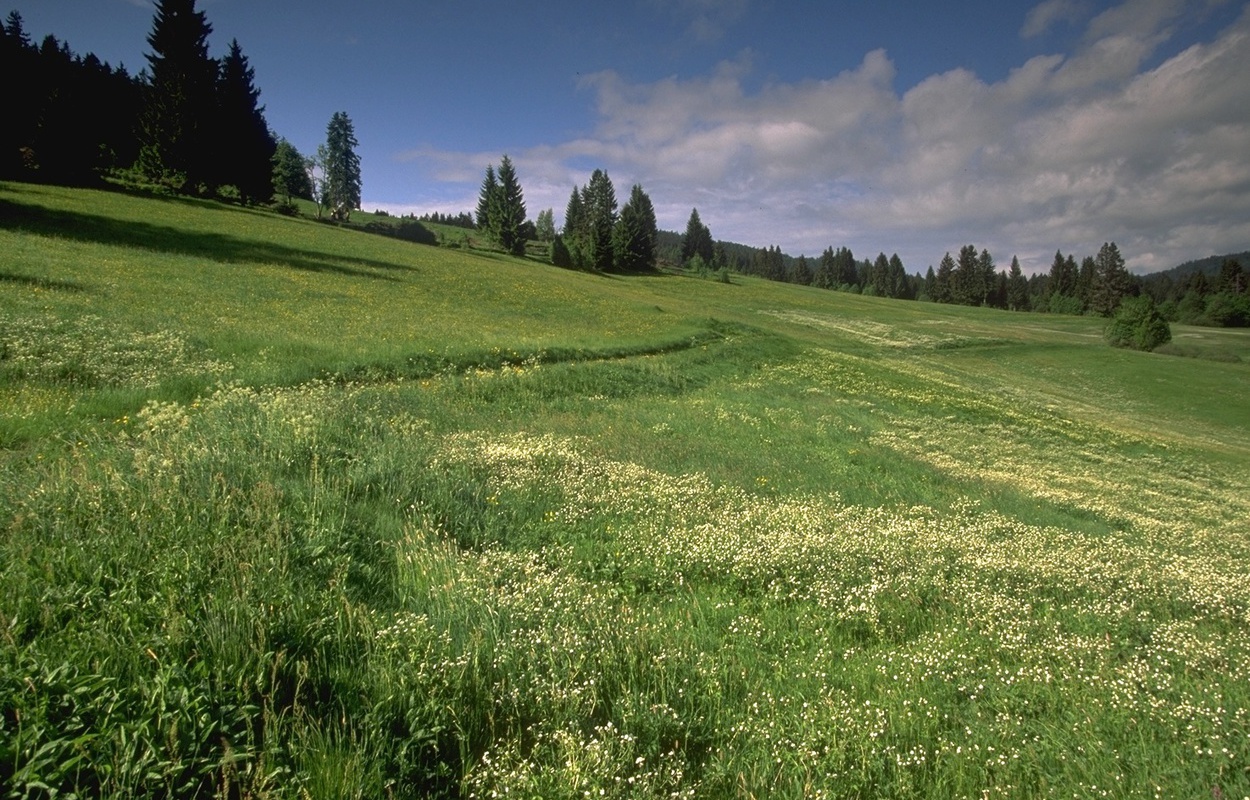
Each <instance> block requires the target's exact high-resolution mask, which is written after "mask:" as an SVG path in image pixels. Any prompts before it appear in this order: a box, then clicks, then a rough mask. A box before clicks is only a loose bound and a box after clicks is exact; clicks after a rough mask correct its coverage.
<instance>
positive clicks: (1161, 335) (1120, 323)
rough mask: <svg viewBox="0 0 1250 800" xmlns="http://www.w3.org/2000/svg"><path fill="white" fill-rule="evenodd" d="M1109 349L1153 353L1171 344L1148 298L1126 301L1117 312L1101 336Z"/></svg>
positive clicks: (1169, 332)
mask: <svg viewBox="0 0 1250 800" xmlns="http://www.w3.org/2000/svg"><path fill="white" fill-rule="evenodd" d="M1104 335H1105V336H1106V337H1107V341H1108V342H1109V343H1110V344H1111V345H1112V346H1113V347H1128V348H1132V349H1133V350H1147V351H1149V350H1154V349H1155V348H1156V347H1158V346H1159V345H1161V344H1166V343H1167V342H1170V341H1172V329H1171V328H1170V327H1169V326H1168V322H1167V320H1166V319H1164V318H1163V315H1162V314H1160V313H1159V309H1158V308H1157V307H1156V306H1155V302H1154V300H1152V299H1151V298H1150V297H1149V296H1147V295H1143V296H1141V297H1130V298H1128V299H1126V300H1125V301H1124V302H1122V303H1120V307H1119V309H1118V310H1117V311H1116V313H1115V316H1114V317H1112V319H1111V322H1109V323H1108V324H1107V329H1106V331H1105V333H1104Z"/></svg>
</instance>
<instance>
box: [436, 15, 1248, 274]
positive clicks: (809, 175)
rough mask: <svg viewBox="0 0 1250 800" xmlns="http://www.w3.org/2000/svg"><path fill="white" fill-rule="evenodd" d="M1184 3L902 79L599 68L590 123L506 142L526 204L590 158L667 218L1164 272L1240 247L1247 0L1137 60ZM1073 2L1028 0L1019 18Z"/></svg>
mask: <svg viewBox="0 0 1250 800" xmlns="http://www.w3.org/2000/svg"><path fill="white" fill-rule="evenodd" d="M1043 6H1045V7H1047V8H1046V10H1043V11H1038V9H1042V8H1043ZM1182 6H1183V3H1182V2H1181V0H1130V2H1127V3H1125V4H1124V5H1122V6H1119V7H1117V8H1115V9H1112V10H1110V11H1108V12H1105V13H1103V14H1101V15H1099V16H1098V17H1096V18H1094V19H1093V20H1092V21H1091V22H1090V24H1089V29H1088V31H1087V33H1086V36H1085V38H1084V40H1083V41H1082V43H1081V45H1080V47H1079V48H1078V49H1077V51H1076V52H1073V53H1071V54H1054V55H1048V56H1039V57H1035V58H1032V59H1030V60H1028V61H1026V62H1025V63H1023V64H1021V65H1020V66H1019V67H1017V68H1016V69H1014V70H1012V71H1011V72H1010V74H1008V75H1007V76H1006V77H1005V78H1003V79H1002V80H1000V81H996V82H987V81H985V80H983V79H981V78H980V77H978V76H977V75H976V74H974V73H972V72H970V71H967V70H962V69H960V70H953V71H950V72H946V73H942V74H938V75H933V76H930V77H929V78H927V79H925V80H923V81H921V82H920V83H918V84H916V85H915V86H912V87H910V88H907V89H906V91H904V92H902V93H901V94H900V93H899V92H898V91H897V90H896V89H895V88H894V81H895V77H896V74H895V69H894V65H893V63H892V61H891V59H890V57H889V55H888V54H887V53H886V52H884V51H881V50H874V51H872V52H869V53H868V54H866V55H865V56H864V58H863V60H862V61H861V63H860V64H859V65H858V66H856V67H855V68H854V69H851V70H848V71H846V72H843V73H841V74H838V75H835V76H833V77H831V78H828V79H826V80H819V81H806V82H799V83H772V84H765V85H764V86H762V87H761V88H758V89H753V90H748V89H747V85H748V81H747V78H748V77H749V76H750V75H751V74H752V66H751V62H750V58H749V57H742V58H739V59H736V60H734V61H729V62H725V63H723V64H721V65H720V66H719V67H718V68H717V69H715V70H714V71H713V72H712V73H710V74H708V75H706V76H702V77H695V78H677V77H672V78H667V79H664V80H660V81H655V82H652V83H645V84H635V83H630V82H628V81H626V80H625V79H624V78H622V77H621V76H620V75H618V74H616V73H613V72H604V73H600V74H597V75H594V76H591V77H590V78H588V79H586V83H585V86H586V88H587V89H589V90H590V91H592V92H593V93H594V97H595V100H596V103H597V113H598V124H597V127H596V129H595V130H594V131H593V133H592V134H591V135H589V136H586V137H584V138H579V139H575V140H570V141H566V142H563V143H557V144H553V145H549V146H544V147H541V148H532V149H530V150H528V151H526V152H524V153H514V154H512V157H513V159H514V161H516V162H517V164H518V169H519V170H521V171H522V174H523V175H526V176H527V177H526V194H527V199H528V198H533V201H532V202H531V205H532V206H533V207H534V208H541V207H547V206H552V207H555V208H556V209H557V210H558V211H560V210H562V209H563V205H564V201H565V200H566V199H567V197H568V192H569V187H570V186H571V185H572V184H573V183H575V182H585V180H586V178H587V175H588V173H589V169H585V166H586V165H587V164H593V165H594V166H602V167H604V168H606V169H607V170H608V171H609V173H610V174H611V175H612V176H613V179H614V181H616V184H617V187H618V194H621V193H622V186H628V185H629V183H631V182H634V181H637V182H641V183H642V184H643V185H644V186H645V187H646V188H647V191H648V192H649V193H650V195H651V196H652V198H653V200H654V201H655V202H656V206H657V214H658V216H659V221H660V223H661V225H662V226H663V227H667V228H670V229H674V230H680V229H681V227H682V226H683V225H684V223H685V219H686V217H687V216H688V215H689V213H690V208H691V207H698V208H699V212H700V216H701V217H702V218H703V219H704V221H705V222H706V223H707V224H708V225H709V226H710V227H711V229H712V232H713V234H714V235H716V236H717V237H719V238H725V239H731V240H734V241H740V242H746V243H750V244H755V245H760V246H763V245H768V244H773V243H776V244H780V245H781V246H782V248H783V249H784V250H786V251H787V252H791V253H795V254H797V253H800V252H803V253H807V254H808V255H812V254H817V253H819V252H820V251H822V250H823V249H824V248H825V247H828V246H831V245H832V246H835V247H837V246H843V245H845V246H849V247H851V248H852V249H853V250H854V251H855V253H856V254H857V255H858V256H861V257H865V256H872V255H874V254H875V253H876V252H878V251H882V250H883V251H885V252H886V253H890V252H895V251H897V252H898V253H899V254H900V256H902V258H903V260H904V262H905V264H906V265H907V267H908V269H909V270H910V271H923V270H924V269H925V268H926V267H927V266H928V265H929V264H936V263H937V261H938V260H939V259H940V258H941V256H942V254H943V252H945V251H947V250H954V249H956V248H958V247H959V246H960V245H962V244H968V243H974V244H976V245H977V246H978V247H988V248H989V249H990V250H991V252H992V253H993V254H994V255H995V257H996V258H997V260H998V261H999V262H1000V263H1007V262H1009V261H1010V259H1011V256H1012V255H1013V254H1018V255H1019V256H1020V258H1021V261H1022V263H1023V264H1025V265H1026V268H1033V269H1045V268H1047V267H1048V266H1049V262H1050V259H1051V257H1052V256H1053V254H1054V251H1055V250H1056V249H1062V250H1063V251H1064V252H1074V253H1075V254H1076V255H1077V256H1078V257H1080V256H1082V255H1086V254H1093V253H1094V252H1096V251H1097V249H1098V247H1099V245H1100V244H1101V243H1102V242H1104V241H1116V242H1117V243H1118V244H1119V246H1120V249H1121V251H1122V252H1124V253H1125V254H1126V257H1127V258H1128V260H1129V264H1130V266H1131V267H1135V268H1137V269H1144V270H1151V269H1162V268H1166V267H1170V266H1173V265H1175V264H1176V263H1179V262H1180V261H1184V260H1186V259H1189V258H1193V257H1198V256H1203V255H1207V254H1209V253H1210V252H1227V251H1231V250H1240V249H1244V248H1245V247H1246V246H1247V244H1248V243H1250V160H1247V159H1246V158H1245V154H1246V153H1250V111H1248V109H1250V81H1246V80H1245V79H1244V76H1243V73H1244V71H1245V57H1244V53H1245V52H1246V51H1247V47H1248V46H1250V10H1247V11H1246V12H1243V14H1242V15H1241V17H1240V19H1239V20H1238V21H1237V22H1235V23H1234V24H1233V25H1232V26H1231V27H1229V28H1228V29H1227V30H1225V31H1223V32H1222V33H1220V34H1219V35H1218V36H1217V37H1216V38H1214V39H1213V40H1211V41H1209V42H1205V43H1201V44H1196V45H1194V46H1192V47H1189V48H1188V49H1185V50H1184V51H1182V52H1179V53H1176V54H1175V55H1172V56H1171V57H1169V58H1167V59H1165V60H1163V61H1162V62H1161V63H1159V64H1158V65H1157V66H1154V67H1152V68H1149V69H1143V67H1142V65H1143V64H1144V63H1146V60H1147V59H1148V58H1149V57H1150V56H1151V55H1152V54H1153V53H1156V52H1157V51H1158V48H1159V47H1160V45H1161V44H1162V43H1163V42H1165V41H1166V40H1167V39H1168V36H1169V35H1170V32H1171V26H1173V25H1174V24H1175V23H1176V20H1177V17H1178V14H1180V13H1181V10H1182ZM1069 7H1070V4H1065V3H1060V2H1055V1H1053V0H1052V2H1048V3H1044V4H1043V5H1042V6H1039V7H1038V9H1035V10H1034V12H1033V13H1032V14H1030V17H1029V20H1027V21H1026V26H1025V30H1026V31H1027V30H1032V29H1039V30H1040V29H1042V28H1043V27H1044V25H1046V24H1050V23H1051V21H1053V20H1054V19H1057V18H1058V17H1056V15H1057V14H1059V12H1060V11H1063V10H1064V9H1066V8H1069ZM1030 26H1031V27H1030ZM421 157H422V158H424V159H426V160H428V161H429V162H430V163H432V164H436V165H438V169H439V170H442V172H441V174H444V175H445V176H446V177H447V178H448V179H449V180H450V179H459V178H462V177H463V173H464V170H465V165H466V164H469V163H473V164H474V166H473V169H472V172H473V174H474V175H475V178H474V179H475V180H480V175H481V169H482V168H483V167H484V165H485V164H486V163H489V162H490V161H491V160H492V158H493V157H491V156H487V157H482V156H480V155H478V154H448V153H433V152H431V153H425V154H423V155H422V156H421ZM531 181H533V189H531ZM538 203H541V205H538Z"/></svg>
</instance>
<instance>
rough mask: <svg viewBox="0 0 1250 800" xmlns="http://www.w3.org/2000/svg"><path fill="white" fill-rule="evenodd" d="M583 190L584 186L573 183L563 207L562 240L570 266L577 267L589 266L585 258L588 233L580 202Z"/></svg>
mask: <svg viewBox="0 0 1250 800" xmlns="http://www.w3.org/2000/svg"><path fill="white" fill-rule="evenodd" d="M584 192H585V187H583V188H581V189H578V188H577V186H576V185H574V186H573V193H572V194H571V195H569V202H568V204H567V205H565V207H564V234H563V240H564V244H565V246H566V247H567V248H568V251H569V261H570V266H572V267H576V268H577V269H587V268H588V267H589V264H588V260H587V258H586V249H587V247H586V240H587V239H588V238H589V236H590V233H589V230H588V226H587V218H586V206H585V204H584V203H583V202H582V195H583V193H584Z"/></svg>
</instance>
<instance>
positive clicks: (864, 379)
mask: <svg viewBox="0 0 1250 800" xmlns="http://www.w3.org/2000/svg"><path fill="white" fill-rule="evenodd" d="M0 199H2V200H4V201H5V202H7V203H9V204H10V205H16V206H20V207H21V208H20V209H19V212H20V213H19V214H17V215H16V216H14V217H9V218H7V220H8V221H7V222H6V224H5V225H3V226H0V237H3V238H4V239H5V241H6V242H8V243H10V244H13V246H14V249H13V250H11V251H10V252H15V253H18V254H20V255H19V257H18V258H16V259H15V260H14V261H13V262H12V263H11V265H10V266H9V267H7V269H9V270H10V271H11V272H12V274H13V275H19V276H22V279H21V280H7V281H5V282H4V283H2V284H0V341H3V343H4V345H3V346H4V348H5V349H4V350H3V353H2V354H0V356H2V357H0V397H2V398H3V399H4V401H5V403H6V405H5V415H4V417H5V418H4V421H3V425H0V429H3V431H4V432H5V434H4V435H5V439H4V441H3V446H4V449H3V450H0V521H2V523H3V524H2V525H0V791H2V792H3V794H4V795H5V796H6V797H39V796H67V795H74V794H76V795H77V796H104V797H136V796H142V797H190V796H203V797H240V798H241V797H257V798H259V797H292V798H303V797H362V798H364V797H431V796H433V797H492V796H514V795H519V796H529V797H533V796H541V797H568V798H573V797H579V798H580V797H585V796H587V795H589V796H612V797H674V796H675V797H709V798H712V797H716V798H719V797H735V796H736V797H969V796H980V797H987V796H988V797H1020V796H1065V797H1068V796H1079V797H1096V796H1133V797H1136V796H1167V797H1172V796H1214V795H1217V794H1218V795H1219V796H1222V797H1241V796H1243V795H1250V755H1248V754H1250V674H1247V668H1246V665H1247V664H1250V652H1247V651H1248V649H1250V648H1248V644H1250V638H1248V637H1247V629H1248V627H1250V589H1248V588H1247V587H1250V575H1248V574H1247V571H1248V569H1250V568H1248V567H1247V565H1248V564H1250V529H1247V527H1246V520H1247V519H1250V507H1247V506H1248V504H1250V500H1247V498H1246V496H1245V493H1244V488H1245V485H1246V484H1245V480H1244V478H1245V474H1246V472H1245V468H1246V464H1247V463H1250V460H1248V458H1247V457H1248V456H1250V441H1248V440H1247V434H1246V431H1247V430H1250V424H1247V423H1250V420H1248V419H1247V418H1246V414H1247V411H1246V410H1245V408H1244V406H1237V405H1235V404H1231V403H1230V402H1229V400H1228V398H1232V397H1235V396H1237V394H1238V393H1244V391H1245V389H1246V388H1247V385H1248V384H1250V373H1248V372H1247V367H1245V365H1243V364H1235V363H1216V362H1211V361H1199V360H1194V359H1176V358H1166V357H1162V356H1151V355H1148V354H1136V353H1122V352H1119V351H1113V350H1111V349H1109V348H1105V347H1104V346H1102V345H1101V344H1099V342H1098V339H1097V337H1096V336H1087V335H1086V334H1089V333H1096V330H1097V323H1096V322H1091V321H1086V320H1081V319H1078V318H1054V319H1051V318H1043V322H1044V325H1039V324H1037V323H1036V321H1034V320H1030V324H1029V325H1028V326H1022V325H1020V324H1019V318H1018V317H1014V316H1012V315H1008V314H997V313H985V312H980V311H978V310H966V309H945V308H934V307H931V306H926V305H923V304H904V303H897V302H890V301H881V300H876V299H873V298H858V297H854V298H853V297H850V296H843V295H834V294H831V293H823V292H817V291H814V290H804V289H799V288H796V287H785V286H773V285H769V284H764V283H758V282H754V281H751V280H744V281H742V282H741V283H739V284H737V285H723V284H717V283H715V282H707V281H698V280H686V279H681V278H671V277H668V278H661V277H656V278H631V279H628V280H619V281H618V280H611V279H606V278H601V277H596V276H581V275H574V274H570V273H567V272H564V271H558V270H550V269H546V268H543V267H542V266H540V265H536V264H533V263H526V262H522V261H509V260H507V259H495V260H489V261H483V260H475V259H474V256H473V255H472V254H471V253H466V252H460V251H452V252H445V251H440V250H435V249H433V248H428V247H419V246H415V245H411V244H405V243H401V242H394V241H391V240H387V239H383V238H381V237H376V241H375V239H368V238H366V237H364V235H363V234H358V233H355V232H352V231H343V230H335V229H331V228H328V227H325V226H315V225H308V224H306V223H300V222H297V221H290V220H284V219H278V218H276V217H274V218H271V217H269V216H266V215H265V214H262V213H258V212H248V211H239V210H222V209H218V208H215V207H212V206H206V205H203V204H197V203H191V204H183V203H178V202H169V201H166V202H156V201H148V200H140V199H135V198H128V197H125V196H111V195H101V194H98V193H89V192H70V191H63V190H52V189H42V188H35V187H16V186H10V185H6V186H4V187H2V191H0ZM39 209H43V210H39ZM225 217H229V218H231V219H235V218H236V217H237V220H238V222H237V224H236V225H231V226H229V227H228V228H224V229H223V230H228V231H229V233H228V234H226V233H222V236H224V237H226V238H227V239H230V240H232V243H229V242H228V243H226V244H222V241H221V240H215V239H205V238H203V237H205V236H207V234H208V233H209V232H212V231H213V230H215V228H214V226H215V225H218V224H219V223H220V221H221V219H223V218H225ZM13 219H18V220H19V223H13V222H12V220H13ZM84 219H95V220H97V221H96V222H93V223H92V224H94V225H96V226H97V229H96V232H95V233H94V234H92V236H94V237H95V240H92V241H86V238H87V237H86V234H82V233H81V232H80V233H78V234H74V233H72V232H68V231H63V228H62V227H61V226H62V223H65V225H69V223H70V222H82V221H83V220H84ZM99 220H113V222H108V223H107V224H106V223H105V222H100V221H99ZM119 220H120V221H119ZM134 222H142V223H143V225H146V226H148V227H147V228H144V227H138V228H135V227H134V226H133V225H132V223H134ZM114 224H118V225H122V226H123V227H126V228H127V230H128V231H129V232H128V233H125V234H124V235H123V234H117V237H120V239H114V240H109V241H105V240H103V239H104V238H105V237H103V236H102V234H100V232H99V231H100V229H108V228H109V226H112V225H114ZM180 232H185V233H186V237H185V238H184V237H182V236H181V233H180ZM219 232H220V231H219ZM75 237H77V238H75ZM144 237H156V243H155V244H154V243H153V242H152V241H151V240H150V239H146V238H144ZM197 237H199V238H197ZM145 241H147V242H148V243H149V244H150V245H152V246H145V245H144V242H145ZM157 244H159V246H157ZM221 248H225V250H224V252H225V253H226V254H227V255H230V254H233V255H232V256H231V257H232V258H235V259H237V261H234V262H231V261H229V260H228V259H227V260H224V261H223V260H222V259H223V255H222V254H223V250H222V249H221ZM297 250H298V251H299V252H300V253H302V255H294V254H293V251H297ZM249 254H254V255H249ZM284 254H285V255H284ZM314 254H315V255H314ZM282 258H289V259H292V260H294V259H306V260H311V261H320V260H322V259H325V260H327V263H330V264H338V265H340V266H343V267H344V268H345V269H346V268H347V267H350V268H351V269H353V270H359V271H361V272H369V273H377V274H381V273H386V274H390V275H392V276H395V277H396V280H395V281H379V280H378V279H377V278H376V277H368V276H366V275H363V274H347V273H346V272H344V271H343V270H334V269H326V270H321V271H318V272H315V273H312V272H310V273H309V275H308V276H307V277H309V280H298V281H288V279H289V278H292V277H293V273H291V270H292V269H294V268H293V267H292V265H291V264H290V263H287V264H280V263H276V262H277V261H281V259H282ZM352 259H355V260H352ZM225 264H229V269H230V270H231V271H232V272H231V273H230V274H231V275H232V276H233V277H234V281H233V282H230V283H227V284H223V283H222V282H221V275H222V273H221V271H220V270H221V269H222V268H223V265H225ZM382 265H388V266H382ZM295 271H296V272H299V273H301V275H302V273H303V272H305V271H302V270H295ZM462 284H463V285H462ZM70 285H73V286H75V287H80V288H78V289H73V290H71V289H67V288H65V287H67V286H70ZM132 285H133V286H132ZM143 285H146V286H147V287H148V291H147V292H144V291H141V290H140V288H138V287H139V286H143ZM383 286H385V288H384V289H382V288H379V287H383ZM503 286H513V287H515V286H525V287H529V288H528V289H527V290H526V291H527V292H530V293H531V295H527V299H526V300H525V302H520V301H518V300H517V299H516V298H515V297H514V296H512V295H510V294H509V293H508V291H505V290H504V289H503V288H502V287H503ZM439 292H446V293H448V296H440V295H439ZM457 293H459V294H457ZM465 293H477V294H480V295H481V296H482V297H483V298H484V299H483V300H482V301H481V302H480V303H479V304H478V305H476V306H473V307H472V308H470V306H467V305H466V306H464V309H463V317H462V319H460V321H459V322H457V323H456V324H452V322H451V321H450V320H451V318H452V316H454V314H453V312H454V310H455V308H456V306H455V302H459V301H456V300H454V298H456V297H462V296H463V295H464V294H465ZM323 294H324V295H326V296H324V297H323V296H321V295H323ZM250 297H251V298H255V307H253V305H251V304H250V301H248V298H250ZM538 298H545V299H544V300H541V301H540V300H539V299H538ZM531 304H533V307H531ZM539 306H541V307H539ZM302 308H306V309H309V310H310V313H312V314H318V313H321V311H323V310H324V311H325V312H326V313H327V314H328V315H329V316H328V317H325V318H324V319H329V320H332V321H336V324H337V322H342V323H343V325H344V327H343V328H342V330H341V333H342V336H341V338H340V339H336V337H335V336H334V335H332V334H331V331H330V330H321V329H320V327H322V326H319V325H318V324H317V323H316V321H315V320H312V319H308V320H306V319H297V317H298V316H299V310H300V309H302ZM709 317H712V318H714V319H709ZM408 318H411V319H412V320H419V321H421V324H416V323H414V322H408V323H403V324H400V321H401V320H403V319H408ZM209 320H212V321H213V322H212V323H211V324H209V322H208V321H209ZM269 336H273V337H274V338H272V339H270V338H267V337H269Z"/></svg>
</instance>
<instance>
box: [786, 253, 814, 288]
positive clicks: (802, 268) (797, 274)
mask: <svg viewBox="0 0 1250 800" xmlns="http://www.w3.org/2000/svg"><path fill="white" fill-rule="evenodd" d="M812 278H813V276H812V268H811V267H810V266H808V264H807V256H803V255H801V256H799V257H798V259H797V260H796V261H795V262H794V272H792V273H791V274H790V280H791V281H792V282H794V283H797V284H798V285H800V286H810V285H811V283H812Z"/></svg>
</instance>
